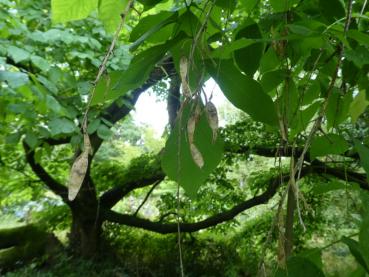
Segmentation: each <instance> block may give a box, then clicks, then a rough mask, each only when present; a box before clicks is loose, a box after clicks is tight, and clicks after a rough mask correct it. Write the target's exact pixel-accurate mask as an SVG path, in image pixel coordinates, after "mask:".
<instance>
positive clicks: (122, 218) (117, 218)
mask: <svg viewBox="0 0 369 277" xmlns="http://www.w3.org/2000/svg"><path fill="white" fill-rule="evenodd" d="M305 173H306V171H305V170H304V171H303V174H305ZM287 178H288V176H282V178H281V176H273V177H272V178H271V179H270V180H269V184H270V185H269V187H268V189H267V190H266V191H265V192H263V193H262V194H260V195H258V196H255V197H253V198H251V199H249V200H246V201H245V202H242V203H240V204H238V205H236V206H235V207H233V208H232V209H230V210H228V211H225V212H221V213H219V214H216V215H213V216H211V217H209V218H207V219H205V220H202V221H199V222H196V223H180V228H181V232H195V231H199V230H201V229H206V228H209V227H212V226H215V225H218V224H220V223H223V222H226V221H229V220H231V219H233V218H234V217H235V216H237V215H238V214H240V213H241V212H243V211H245V210H247V209H250V208H252V207H255V206H258V205H261V204H265V203H267V202H268V201H269V200H270V199H271V198H272V197H273V196H274V195H275V194H276V192H277V189H278V187H279V186H280V184H281V183H283V182H284V181H285V180H286V179H287ZM103 217H104V219H105V220H107V221H110V222H115V223H119V224H123V225H127V226H132V227H137V228H142V229H145V230H149V231H153V232H157V233H161V234H168V233H176V232H177V231H178V229H177V228H178V226H177V224H176V223H167V224H165V223H161V222H152V221H150V220H147V219H142V218H138V217H135V216H132V215H127V214H119V213H117V212H114V211H111V210H103Z"/></svg>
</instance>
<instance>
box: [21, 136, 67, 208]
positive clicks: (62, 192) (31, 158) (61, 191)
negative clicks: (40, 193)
mask: <svg viewBox="0 0 369 277" xmlns="http://www.w3.org/2000/svg"><path fill="white" fill-rule="evenodd" d="M23 147H24V151H25V154H26V160H27V162H28V164H29V165H30V167H31V168H32V170H33V172H34V173H35V174H36V176H37V177H38V178H40V180H41V181H42V182H44V184H45V185H46V186H47V187H48V188H49V189H50V190H51V191H52V192H54V193H55V194H56V195H59V196H60V197H61V198H62V199H63V201H64V202H65V203H68V190H67V188H66V187H65V186H63V185H62V184H60V183H59V182H58V181H56V180H55V179H54V178H53V177H52V176H51V175H50V174H49V173H48V172H47V171H46V170H45V169H44V168H43V167H42V166H41V165H40V164H39V163H37V162H36V160H35V151H34V150H32V149H31V148H30V147H29V146H28V145H27V143H26V142H23Z"/></svg>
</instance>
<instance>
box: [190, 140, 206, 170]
mask: <svg viewBox="0 0 369 277" xmlns="http://www.w3.org/2000/svg"><path fill="white" fill-rule="evenodd" d="M190 150H191V156H192V159H193V160H194V162H195V164H196V165H197V166H198V167H200V168H202V167H203V166H204V158H203V157H202V154H201V153H200V151H199V149H197V147H196V145H195V144H193V143H191V144H190Z"/></svg>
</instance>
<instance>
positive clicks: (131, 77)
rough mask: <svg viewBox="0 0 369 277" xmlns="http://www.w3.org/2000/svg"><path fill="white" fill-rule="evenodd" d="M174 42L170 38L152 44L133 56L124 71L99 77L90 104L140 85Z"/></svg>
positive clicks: (105, 99) (117, 95)
mask: <svg viewBox="0 0 369 277" xmlns="http://www.w3.org/2000/svg"><path fill="white" fill-rule="evenodd" d="M175 43H176V40H171V41H169V42H167V43H165V44H161V45H157V46H153V47H151V48H149V49H147V50H145V51H142V52H141V53H140V54H138V55H137V56H135V57H134V58H133V59H132V61H131V63H130V65H129V67H128V68H127V70H126V71H115V72H112V73H110V74H109V75H108V76H106V77H104V78H101V79H100V81H99V83H98V84H97V88H96V91H95V94H94V95H93V97H92V100H91V105H96V104H99V103H103V102H104V101H107V100H114V99H117V98H118V97H119V96H121V95H124V94H125V93H127V92H128V91H130V90H132V89H136V88H138V87H140V86H141V85H142V84H143V83H144V82H145V81H146V80H147V79H148V78H149V75H150V73H151V71H152V70H153V68H154V66H155V65H156V63H157V62H158V61H159V60H160V59H161V58H162V57H163V56H164V55H165V54H166V52H167V51H168V50H169V49H170V47H171V46H173V45H174V44H175Z"/></svg>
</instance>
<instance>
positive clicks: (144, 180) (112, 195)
mask: <svg viewBox="0 0 369 277" xmlns="http://www.w3.org/2000/svg"><path fill="white" fill-rule="evenodd" d="M164 177H165V175H164V173H163V172H156V174H153V175H151V176H137V179H136V180H130V181H128V182H127V183H124V184H122V185H120V186H117V187H114V188H112V189H110V190H108V191H106V192H105V193H103V195H102V196H101V197H100V205H101V207H103V208H104V209H110V208H112V207H113V206H114V205H115V204H116V203H118V202H119V201H120V200H121V199H122V198H123V197H124V196H126V195H127V194H128V193H130V192H131V191H133V190H135V189H138V188H143V187H146V186H149V185H151V184H153V183H156V182H161V181H162V180H164Z"/></svg>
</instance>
